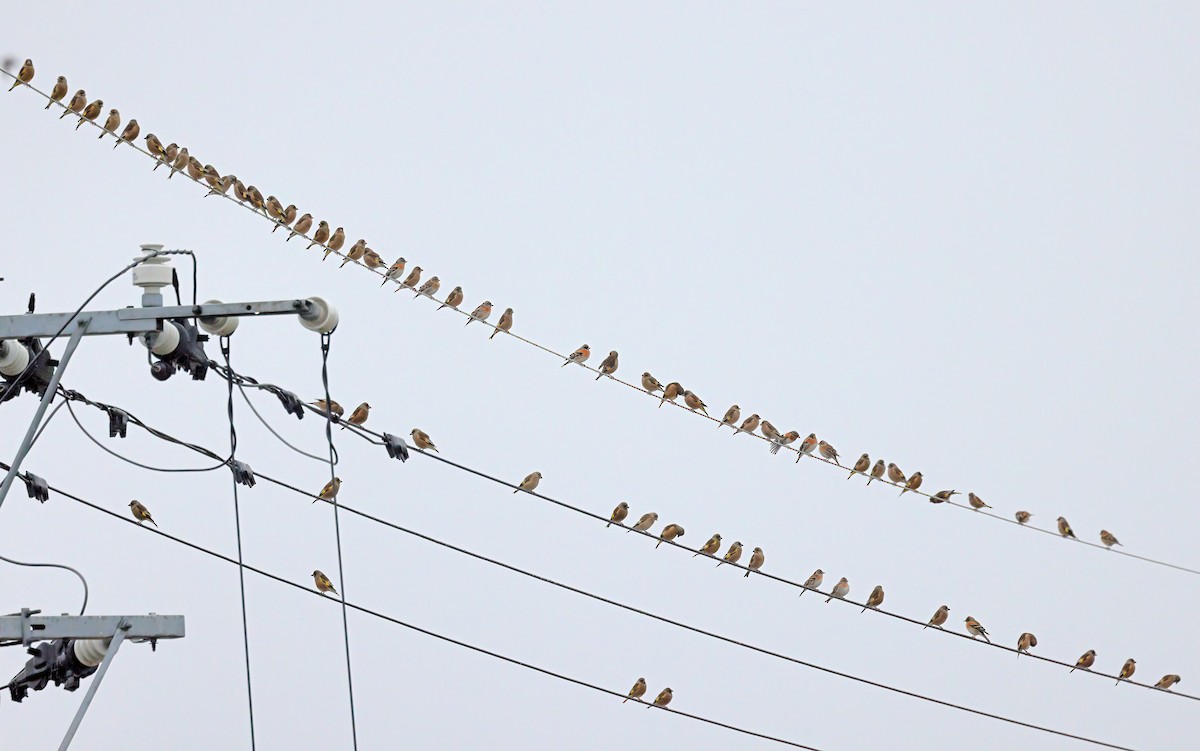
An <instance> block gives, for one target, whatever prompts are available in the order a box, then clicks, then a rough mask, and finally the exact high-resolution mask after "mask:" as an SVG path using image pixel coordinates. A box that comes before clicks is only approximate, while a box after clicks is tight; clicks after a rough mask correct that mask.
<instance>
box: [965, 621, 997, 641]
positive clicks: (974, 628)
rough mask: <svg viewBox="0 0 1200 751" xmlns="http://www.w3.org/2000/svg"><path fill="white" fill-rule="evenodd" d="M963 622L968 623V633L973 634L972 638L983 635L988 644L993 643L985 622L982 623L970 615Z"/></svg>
mask: <svg viewBox="0 0 1200 751" xmlns="http://www.w3.org/2000/svg"><path fill="white" fill-rule="evenodd" d="M963 622H964V623H966V624H967V633H968V634H970V635H971V638H972V639H974V638H975V637H976V636H982V637H983V640H984V641H985V642H987V643H988V644H991V643H992V640H991V639H989V638H988V632H987V629H985V628H984V627H983V624H981V623H980V622H979V621H977V620H975V619H974V618H972V617H971V616H969V615H968V616H967V618H966V620H965V621H963Z"/></svg>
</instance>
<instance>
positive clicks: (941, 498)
mask: <svg viewBox="0 0 1200 751" xmlns="http://www.w3.org/2000/svg"><path fill="white" fill-rule="evenodd" d="M956 495H962V493H959V492H958V491H957V490H939V491H938V492H936V493H934V494H933V495H931V496H930V497H929V502H930V503H945V502H946V501H948V500H950V499H951V498H953V497H954V496H956Z"/></svg>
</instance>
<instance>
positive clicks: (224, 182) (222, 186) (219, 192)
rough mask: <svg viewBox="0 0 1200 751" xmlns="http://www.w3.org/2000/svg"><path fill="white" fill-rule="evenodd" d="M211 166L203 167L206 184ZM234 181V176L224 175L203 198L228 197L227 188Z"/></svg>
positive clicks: (277, 226) (277, 227) (276, 227)
mask: <svg viewBox="0 0 1200 751" xmlns="http://www.w3.org/2000/svg"><path fill="white" fill-rule="evenodd" d="M211 166H212V165H205V167H204V171H205V176H204V178H205V181H206V182H208V169H209V167H211ZM236 179H237V177H236V176H235V175H226V176H225V177H222V178H221V179H219V180H217V181H216V182H215V183H214V184H213V186H212V188H210V189H209V191H208V192H207V193H205V194H204V197H205V198H208V197H209V196H224V195H228V194H229V188H230V186H232V185H233V181H234V180H236ZM275 229H279V225H278V224H276V225H275ZM271 231H272V232H274V231H275V230H274V229H273V230H271Z"/></svg>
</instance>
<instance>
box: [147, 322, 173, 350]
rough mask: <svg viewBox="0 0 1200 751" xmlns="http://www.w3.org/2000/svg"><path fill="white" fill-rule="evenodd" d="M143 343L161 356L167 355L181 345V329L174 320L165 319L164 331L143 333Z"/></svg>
mask: <svg viewBox="0 0 1200 751" xmlns="http://www.w3.org/2000/svg"><path fill="white" fill-rule="evenodd" d="M141 339H142V344H145V345H146V346H147V347H148V348H149V349H150V351H151V352H153V353H154V354H156V355H158V356H159V357H166V356H167V355H169V354H171V353H172V352H174V351H175V348H176V347H178V346H179V329H178V328H177V327H176V326H175V323H174V322H173V321H163V327H162V331H156V332H154V333H153V334H142V336H141Z"/></svg>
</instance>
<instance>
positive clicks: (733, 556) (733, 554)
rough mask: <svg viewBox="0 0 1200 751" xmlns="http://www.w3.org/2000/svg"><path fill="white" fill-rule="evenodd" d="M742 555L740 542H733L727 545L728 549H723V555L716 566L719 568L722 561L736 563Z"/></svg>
mask: <svg viewBox="0 0 1200 751" xmlns="http://www.w3.org/2000/svg"><path fill="white" fill-rule="evenodd" d="M741 557H742V543H740V542H735V543H733V544H732V545H730V546H729V550H726V551H725V556H724V557H723V558H722V559H721V561H720V562H719V563H717V568H721V564H722V563H737V562H738V559H739V558H741Z"/></svg>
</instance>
